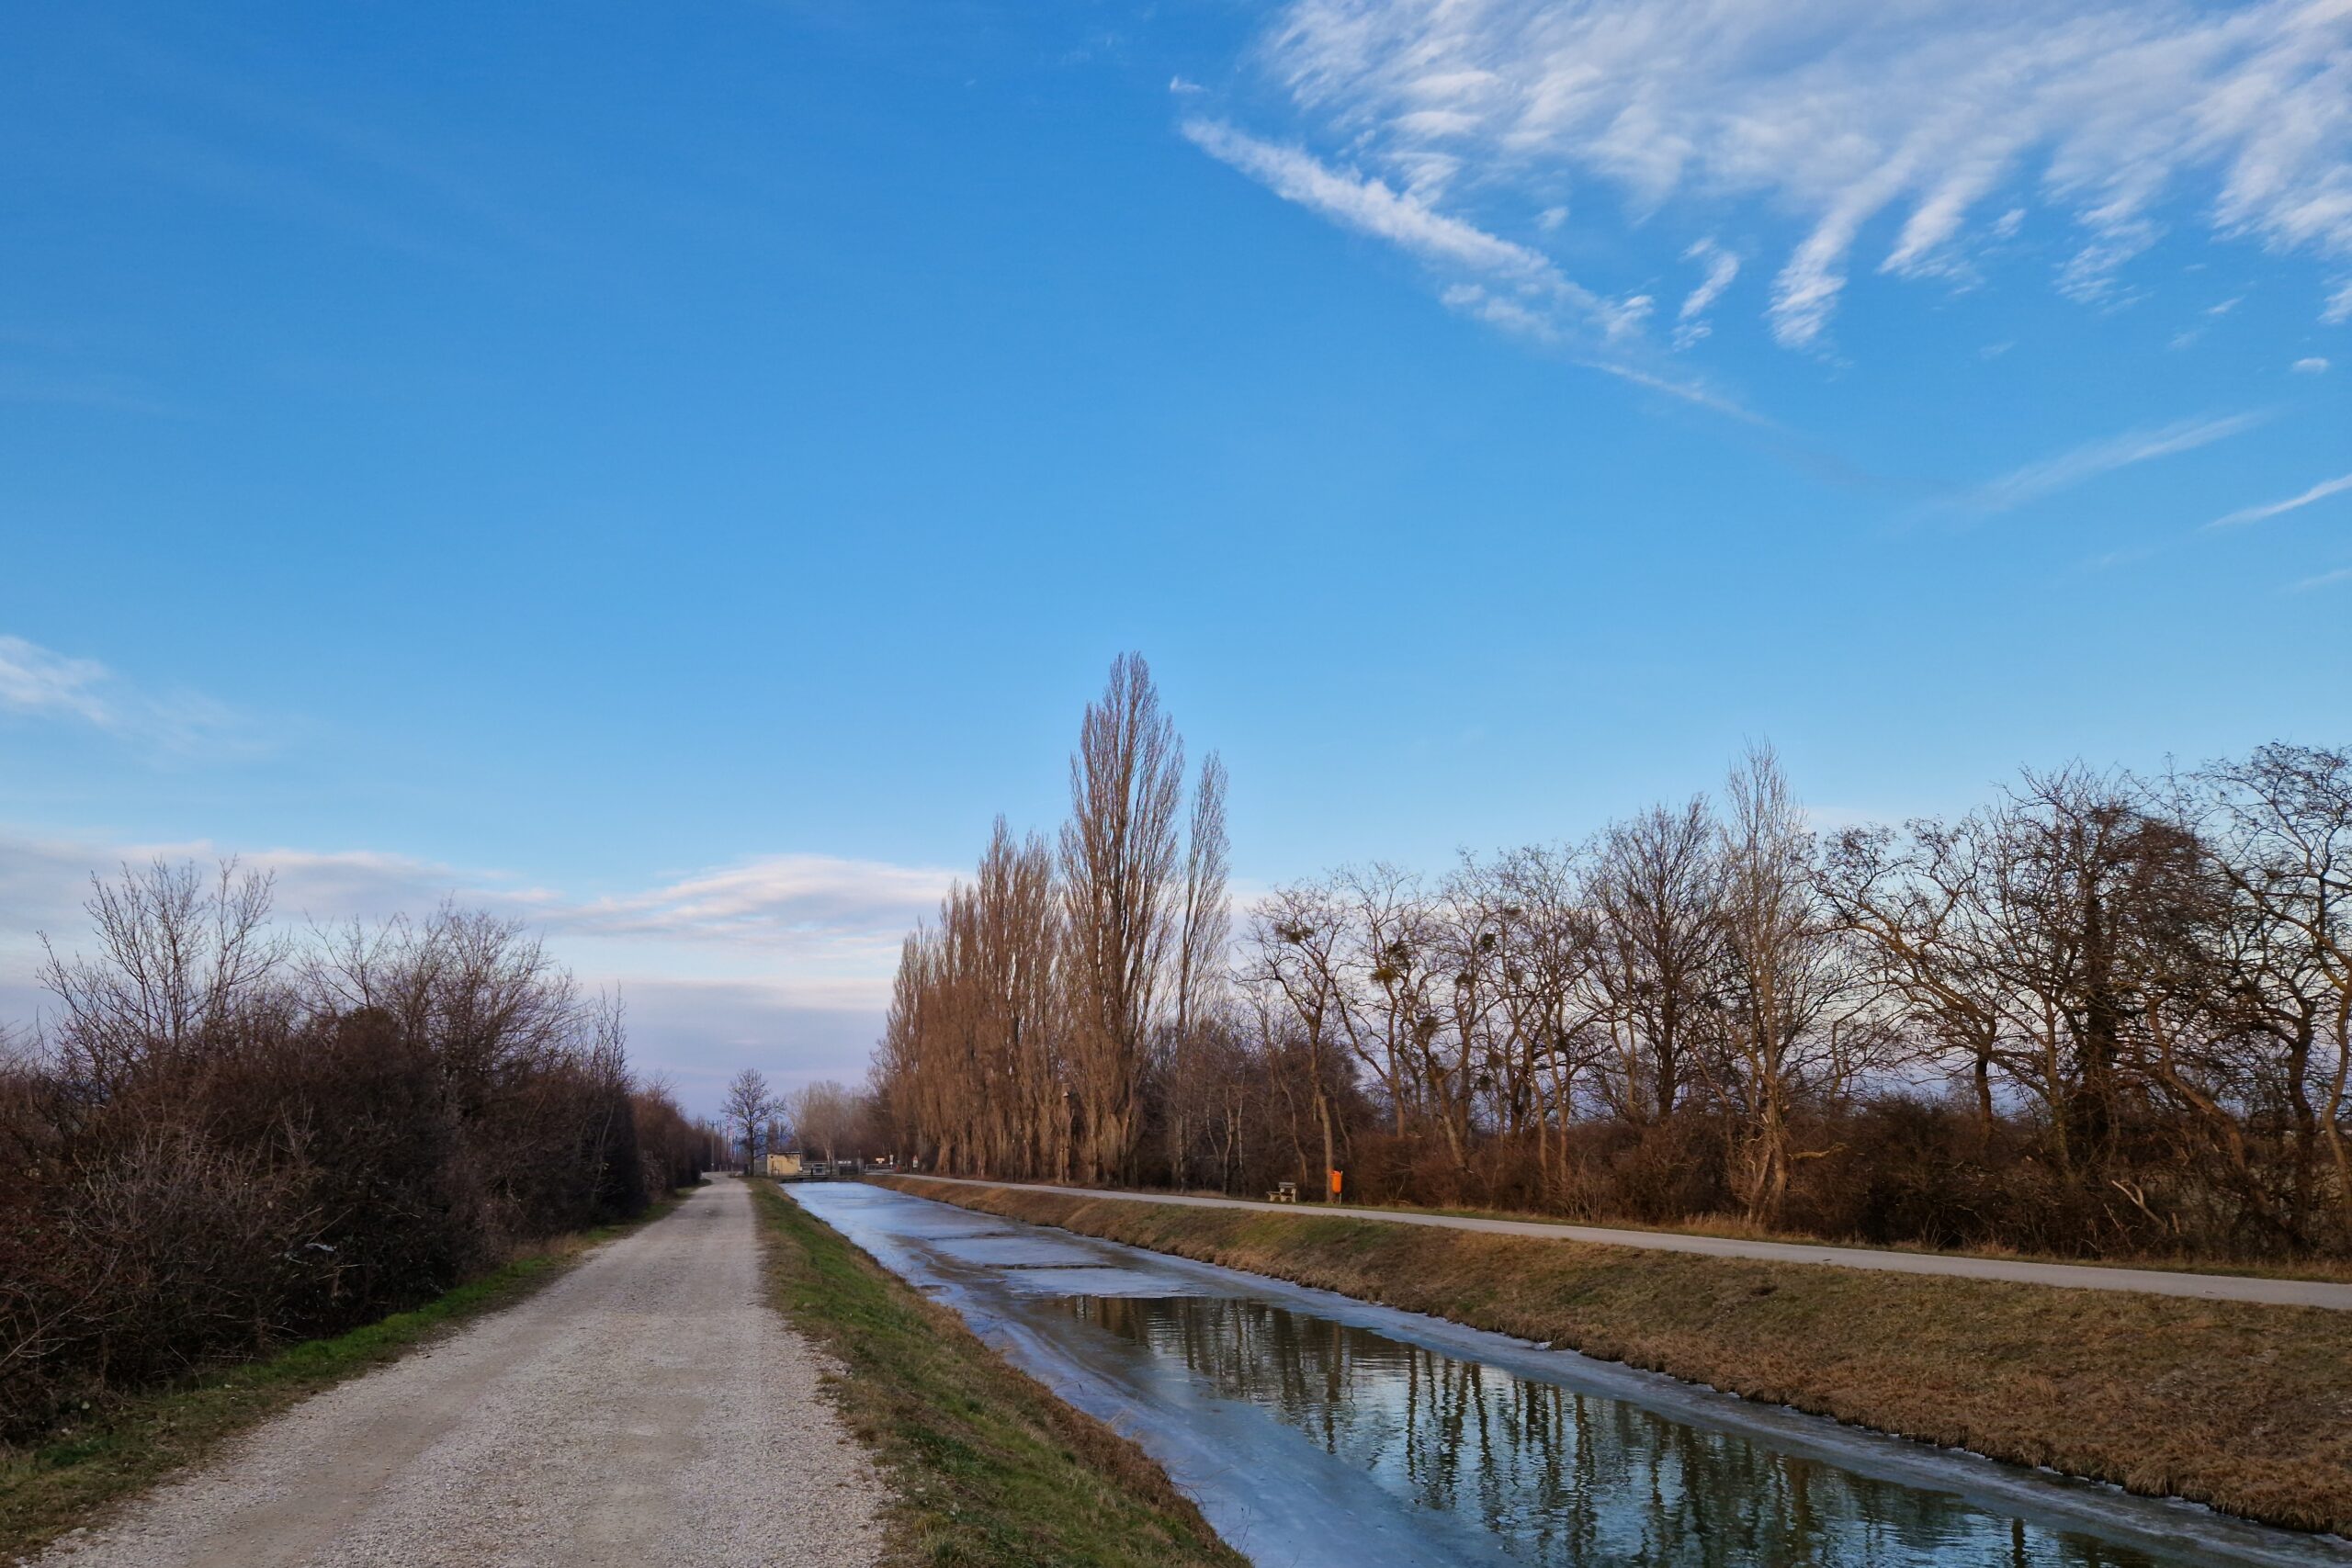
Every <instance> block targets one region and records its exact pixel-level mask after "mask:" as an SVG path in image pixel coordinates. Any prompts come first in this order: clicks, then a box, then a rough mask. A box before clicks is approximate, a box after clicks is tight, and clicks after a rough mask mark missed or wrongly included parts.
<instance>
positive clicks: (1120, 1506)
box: [752, 1181, 1245, 1568]
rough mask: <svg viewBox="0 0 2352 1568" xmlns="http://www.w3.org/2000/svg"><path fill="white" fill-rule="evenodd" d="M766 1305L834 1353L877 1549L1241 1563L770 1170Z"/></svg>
mask: <svg viewBox="0 0 2352 1568" xmlns="http://www.w3.org/2000/svg"><path fill="white" fill-rule="evenodd" d="M752 1197H753V1201H755V1202H756V1204H757V1205H758V1209H759V1214H760V1224H761V1227H762V1229H763V1233H764V1235H766V1237H767V1240H768V1244H769V1246H768V1271H769V1275H768V1277H769V1281H770V1285H771V1289H772V1291H773V1299H774V1300H775V1304H776V1306H777V1307H778V1308H779V1309H780V1310H781V1311H782V1312H783V1313H784V1314H785V1315H786V1317H787V1318H789V1319H790V1320H791V1322H792V1324H793V1325H794V1326H795V1327H797V1328H798V1329H799V1330H800V1331H801V1332H803V1333H805V1334H807V1335H809V1337H811V1338H812V1339H814V1340H815V1341H816V1342H817V1343H818V1344H819V1345H820V1346H821V1347H822V1348H824V1349H826V1350H827V1351H828V1352H830V1353H831V1355H832V1357H833V1358H834V1359H836V1360H838V1361H839V1362H841V1364H842V1367H843V1368H844V1369H845V1371H846V1374H847V1375H846V1376H844V1377H841V1378H839V1379H836V1380H834V1382H833V1384H832V1393H834V1395H835V1397H836V1398H837V1400H838V1401H839V1404H840V1406H841V1410H842V1416H843V1417H844V1418H845V1419H846V1420H847V1421H848V1423H849V1426H850V1429H851V1430H852V1431H853V1432H854V1433H855V1434H856V1435H857V1437H858V1438H859V1439H860V1440H861V1441H863V1442H865V1443H867V1444H869V1445H870V1446H872V1447H873V1448H874V1449H875V1450H876V1451H877V1452H878V1453H879V1454H880V1456H881V1458H882V1461H883V1462H884V1464H885V1465H886V1466H887V1467H888V1470H889V1472H890V1474H891V1478H892V1481H893V1483H894V1484H893V1491H894V1494H895V1495H894V1499H893V1501H892V1502H891V1503H890V1504H889V1505H888V1506H886V1507H885V1509H884V1514H883V1517H884V1524H885V1529H886V1530H887V1538H888V1549H887V1556H886V1559H885V1561H886V1562H888V1563H890V1564H892V1565H894V1568H897V1565H909V1568H911V1565H913V1564H925V1565H932V1568H1080V1565H1086V1568H1095V1565H1102V1568H1128V1565H1132V1568H1156V1565H1159V1564H1177V1565H1183V1564H1203V1565H1211V1564H1213V1565H1216V1568H1238V1565H1240V1564H1242V1563H1243V1562H1244V1561H1245V1560H1244V1559H1243V1558H1241V1557H1240V1556H1238V1555H1237V1554H1236V1553H1235V1552H1234V1551H1232V1550H1231V1549H1229V1548H1227V1546H1226V1545H1225V1544H1224V1543H1223V1542H1222V1541H1220V1540H1218V1539H1217V1537H1216V1532H1215V1531H1213V1530H1211V1529H1209V1527H1208V1525H1207V1524H1206V1523H1205V1522H1204V1520H1203V1519H1202V1518H1201V1516H1200V1513H1199V1511H1198V1510H1197V1509H1195V1508H1194V1507H1193V1505H1192V1502H1191V1501H1190V1500H1189V1499H1187V1498H1186V1497H1185V1496H1184V1495H1183V1494H1182V1493H1180V1492H1178V1491H1177V1490H1176V1488H1175V1487H1174V1486H1173V1485H1171V1484H1170V1482H1169V1480H1168V1477H1167V1476H1166V1475H1165V1474H1163V1473H1162V1472H1161V1471H1160V1470H1159V1466H1157V1465H1155V1464H1154V1463H1152V1461H1150V1460H1149V1459H1148V1458H1147V1457H1145V1455H1144V1453H1143V1451H1142V1450H1139V1449H1137V1448H1136V1446H1135V1445H1134V1444H1133V1443H1131V1442H1129V1441H1127V1440H1126V1439H1125V1438H1122V1437H1120V1436H1119V1435H1118V1434H1117V1433H1115V1432H1114V1431H1112V1430H1111V1429H1110V1428H1109V1427H1105V1426H1103V1424H1102V1423H1101V1422H1099V1421H1097V1420H1095V1419H1094V1418H1093V1417H1091V1416H1086V1415H1082V1414H1080V1412H1078V1411H1076V1410H1073V1409H1071V1408H1070V1407H1069V1405H1067V1404H1063V1403H1062V1402H1061V1401H1060V1400H1058V1399H1057V1398H1056V1397H1054V1395H1053V1394H1052V1393H1048V1392H1047V1391H1046V1388H1045V1387H1044V1386H1043V1385H1042V1384H1040V1383H1038V1382H1035V1380H1034V1379H1032V1378H1030V1377H1028V1376H1027V1375H1025V1374H1024V1373H1023V1372H1020V1371H1016V1370H1015V1369H1014V1368H1013V1367H1012V1366H1011V1365H1010V1364H1008V1363H1007V1362H1006V1361H1005V1360H1004V1359H1002V1358H1001V1357H1000V1356H998V1355H997V1354H996V1352H995V1351H993V1350H990V1349H989V1348H988V1347H987V1346H986V1345H984V1344H982V1343H981V1342H980V1341H979V1339H978V1337H975V1336H974V1335H973V1334H972V1332H971V1331H970V1330H969V1329H967V1328H966V1327H965V1326H964V1323H963V1320H962V1319H961V1318H959V1317H957V1316H956V1314H954V1313H952V1312H950V1311H948V1310H947V1309H946V1308H944V1307H942V1306H939V1305H938V1304H936V1303H932V1302H929V1301H926V1300H924V1299H923V1298H922V1296H921V1295H920V1294H918V1293H917V1292H915V1291H913V1290H912V1289H910V1288H909V1287H908V1286H907V1285H906V1284H904V1283H903V1282H902V1281H900V1280H899V1279H898V1278H897V1277H896V1276H894V1275H892V1274H891V1273H889V1272H888V1270H887V1269H883V1268H881V1267H880V1266H879V1265H878V1264H876V1263H875V1262H874V1261H873V1260H872V1259H871V1258H867V1257H866V1256H865V1253H863V1252H861V1251H860V1250H858V1248H857V1247H854V1246H853V1245H852V1244H851V1243H850V1242H849V1241H848V1240H847V1239H846V1238H845V1237H843V1236H842V1235H841V1234H840V1233H839V1232H837V1231H835V1230H833V1229H832V1228H831V1226H828V1225H826V1224H822V1223H821V1222H820V1221H818V1220H816V1219H815V1218H813V1217H811V1216H810V1215H809V1213H808V1212H807V1211H805V1210H803V1209H802V1208H801V1207H800V1206H799V1205H798V1204H797V1203H794V1202H793V1201H791V1200H789V1199H787V1198H786V1197H784V1196H783V1195H782V1194H781V1193H780V1192H779V1191H778V1190H776V1188H775V1186H774V1185H773V1184H771V1183H768V1182H764V1181H763V1182H754V1183H753V1184H752Z"/></svg>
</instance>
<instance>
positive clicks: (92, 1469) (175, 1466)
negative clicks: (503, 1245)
mask: <svg viewBox="0 0 2352 1568" xmlns="http://www.w3.org/2000/svg"><path fill="white" fill-rule="evenodd" d="M681 1201H683V1200H682V1199H679V1198H672V1199H669V1200H667V1201H662V1202H659V1203H656V1204H654V1205H653V1206H652V1207H651V1208H650V1209H648V1210H647V1211H646V1212H645V1213H643V1214H642V1215H640V1216H639V1217H638V1218H637V1219H634V1220H628V1221H625V1222H623V1223H621V1224H612V1225H605V1226H601V1227H599V1228H598V1229H595V1230H591V1231H582V1232H579V1233H577V1234H575V1235H567V1236H560V1237H558V1238H556V1239H555V1240H553V1241H549V1242H546V1243H543V1244H541V1245H539V1246H537V1247H532V1248H531V1249H530V1250H529V1251H527V1252H525V1253H523V1254H522V1255H520V1256H519V1257H516V1258H513V1259H511V1260H509V1261H508V1262H507V1263H505V1264H504V1265H503V1266H501V1267H500V1268H497V1269H492V1271H491V1272H489V1273H487V1274H485V1275H483V1276H482V1277H481V1278H480V1279H478V1280H469V1281H468V1282H467V1283H465V1284H462V1285H459V1286H458V1288H457V1289H456V1290H453V1291H451V1292H448V1293H447V1294H446V1295H442V1296H437V1297H435V1299H433V1300H432V1301H429V1302H427V1303H424V1305H422V1306H419V1307H415V1308H413V1309H412V1310H410V1311H408V1312H400V1313H394V1314H392V1315H390V1317H386V1318H379V1320H377V1321H376V1322H374V1323H370V1324H365V1325H361V1326H360V1327H357V1328H355V1329H352V1330H350V1331H349V1332H348V1333H345V1334H340V1335H337V1336H336V1337H334V1338H332V1339H309V1340H304V1341H303V1342H302V1343H300V1344H298V1345H289V1346H288V1347H287V1348H285V1349H283V1350H279V1351H277V1352H275V1353H274V1354H271V1355H268V1356H265V1357H263V1358H261V1359H258V1360H254V1361H245V1362H241V1363H239V1364H237V1365H234V1366H229V1367H221V1368H215V1369H212V1370H210V1371H205V1372H201V1373H198V1375H196V1376H195V1377H193V1378H191V1379H190V1380H189V1381H188V1382H186V1383H183V1384H180V1385H177V1386H174V1387H167V1388H162V1389H154V1390H150V1391H147V1392H144V1393H133V1394H126V1395H123V1396H122V1397H120V1398H119V1399H118V1400H116V1401H114V1402H112V1403H110V1404H107V1405H106V1406H104V1407H103V1408H100V1409H96V1410H93V1411H92V1412H91V1413H90V1415H89V1416H88V1418H87V1419H86V1420H85V1421H84V1422H83V1423H81V1424H80V1425H78V1426H75V1427H71V1428H68V1429H65V1430H62V1431H59V1432H56V1433H53V1434H51V1436H49V1437H48V1438H45V1439H43V1440H42V1441H41V1442H40V1443H39V1444H38V1445H28V1446H12V1445H6V1444H0V1562H14V1561H17V1560H18V1559H21V1558H24V1557H28V1556H29V1555H30V1554H31V1553H32V1552H34V1551H38V1550H40V1548H41V1547H42V1546H44V1545H46V1544H48V1543H49V1542H50V1541H51V1540H55V1539H56V1538H57V1537H58V1536H60V1535H62V1534H64V1533H66V1532H67V1531H69V1530H72V1529H77V1528H80V1527H85V1526H87V1525H90V1524H92V1523H94V1522H95V1521H96V1520H97V1519H98V1518H99V1517H102V1516H103V1515H104V1514H105V1513H107V1511H108V1510H109V1509H111V1508H113V1507H114V1506H117V1505H119V1504H120V1503H122V1502H124V1501H127V1500H128V1499H129V1498H130V1497H132V1496H134V1495H137V1494H139V1493H141V1492H143V1491H145V1490H146V1489H147V1488H148V1487H150V1486H152V1485H153V1484H155V1483H157V1482H159V1481H161V1480H163V1479H164V1477H165V1476H167V1475H169V1474H170V1473H171V1472H174V1471H176V1470H180V1469H182V1468H185V1467H187V1466H190V1465H194V1464H198V1463H200V1462H202V1461H204V1460H206V1459H208V1458H209V1457H210V1456H211V1455H212V1454H213V1453H214V1452H216V1451H217V1450H219V1449H220V1447H221V1445H222V1444H224V1443H226V1442H228V1441H229V1440H230V1439H231V1438H235V1437H238V1436H240V1435H241V1434H243V1433H244V1432H247V1431H250V1430H251V1429H252V1428H254V1427H257V1426H259V1425H260V1424H261V1423H262V1422H264V1421H266V1420H267V1419H268V1418H269V1417H270V1416H275V1415H277V1413H278V1412H279V1411H281V1410H285V1409H288V1408H289V1407H290V1406H292V1405H295V1404H300V1403H301V1402H302V1401H303V1400H305V1399H308V1398H309V1397H310V1396H311V1395H312V1394H314V1393H321V1392H322V1391H324V1390H326V1389H329V1388H332V1387H334V1385H335V1384H336V1383H339V1382H344V1381H345V1380H346V1379H349V1378H354V1377H357V1376H359V1375H360V1374H361V1373H363V1372H367V1371H373V1370H374V1369H375V1368H377V1367H379V1366H382V1365H383V1364H384V1363H385V1362H387V1361H391V1360H395V1359H398V1358H400V1357H401V1355H403V1354H405V1353H406V1352H408V1351H409V1350H412V1349H413V1348H416V1347H417V1346H418V1345H420V1344H423V1343H424V1342H425V1341H426V1340H428V1339H432V1338H434V1337H437V1336H439V1335H442V1334H445V1333H447V1332H448V1331H450V1330H452V1329H454V1328H457V1327H459V1326H461V1325H464V1324H466V1323H468V1322H470V1321H471V1320H473V1319H474V1318H477V1317H480V1316H481V1315H482V1314H485V1313H489V1312H493V1311H495V1310H497V1309H498V1308H500V1307H503V1306H507V1305H511V1304H512V1303H515V1302H518V1301H520V1300H522V1299H523V1298H524V1297H526V1296H527V1295H529V1294H531V1293H532V1292H535V1291H537V1290H539V1289H541V1288H542V1287H544V1286H546V1285H548V1283H550V1282H551V1281H552V1280H555V1278H556V1277H557V1276H558V1275H560V1274H561V1273H562V1272H563V1271H564V1270H565V1269H568V1268H570V1267H571V1265H572V1264H573V1263H574V1262H576V1261H578V1260H579V1258H581V1256H582V1254H584V1253H586V1252H587V1251H588V1249H589V1248H590V1247H594V1246H595V1245H596V1244H597V1243H598V1242H602V1241H606V1240H609V1239H611V1238H612V1237H614V1236H616V1235H623V1234H625V1233H627V1232H628V1231H633V1230H637V1229H639V1228H641V1227H642V1226H645V1225H647V1224H651V1223H652V1222H653V1221H655V1220H658V1219H660V1218H661V1217H662V1215H664V1214H666V1213H669V1212H670V1211H671V1210H672V1209H674V1208H675V1207H677V1205H678V1204H679V1202H681Z"/></svg>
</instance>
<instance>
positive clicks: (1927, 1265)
mask: <svg viewBox="0 0 2352 1568" xmlns="http://www.w3.org/2000/svg"><path fill="white" fill-rule="evenodd" d="M922 1179H923V1180H925V1181H944V1182H946V1183H948V1184H949V1185H950V1186H955V1187H999V1188H1002V1189H1004V1190H1006V1191H1009V1192H1060V1193H1065V1194H1067V1195H1069V1197H1072V1198H1115V1199H1119V1200H1121V1201H1132V1202H1137V1203H1181V1204H1185V1205H1190V1206H1193V1207H1197V1208H1204V1209H1259V1210H1263V1211H1264V1212H1265V1213H1270V1214H1299V1215H1306V1214H1323V1213H1329V1214H1345V1215H1347V1216H1348V1218H1350V1219H1351V1220H1382V1221H1385V1222H1386V1223H1388V1224H1398V1225H1438V1226H1442V1227H1443V1228H1445V1229H1448V1230H1462V1231H1488V1232H1491V1233H1493V1234H1494V1235H1526V1236H1534V1237H1536V1238H1537V1239H1538V1240H1543V1241H1588V1242H1597V1243H1600V1245H1602V1246H1604V1247H1646V1248H1648V1249H1650V1250H1652V1251H1656V1252H1697V1253H1703V1254H1706V1255H1707V1256H1709V1257H1713V1258H1761V1259H1763V1260H1765V1261H1767V1262H1771V1263H1826V1264H1829V1265H1831V1266H1832V1267H1835V1268H1839V1269H1881V1270H1883V1271H1885V1272H1887V1273H1891V1274H1941V1275H1946V1276H1949V1277H1951V1278H1955V1279H1963V1280H2011V1281H2013V1282H2015V1283H2018V1284H2024V1285H2061V1286H2064V1287H2066V1288H2068V1289H2071V1290H2081V1291H2139V1292H2145V1293H2147V1294H2149V1295H2157V1296H2191V1297H2196V1298H2198V1299H2200V1300H2204V1301H2216V1302H2260V1303H2266V1304H2267V1305H2271V1306H2313V1307H2331V1308H2334V1309H2335V1310H2337V1311H2352V1285H2340V1284H2332V1283H2330V1282H2328V1281H2326V1280H2267V1279H2259V1278H2256V1277H2253V1276H2250V1275H2242V1274H2182V1273H2176V1272H2172V1271H2170V1270H2166V1269H2109V1268H2101V1267H2093V1266H2091V1265H2088V1264H2078V1263H2028V1262H2023V1261H2021V1260H2018V1259H2013V1258H1960V1257H1954V1256H1951V1255H1950V1254H1945V1253H1934V1252H1876V1251H1872V1250H1871V1249H1869V1248H1867V1247H1823V1246H1817V1245H1815V1244H1814V1243H1812V1242H1800V1241H1736V1240H1734V1239H1732V1238H1730V1237H1728V1236H1713V1235H1674V1234H1672V1233H1671V1232H1667V1231H1626V1230H1608V1229H1604V1228H1602V1227H1600V1226H1599V1225H1571V1224H1553V1223H1552V1222H1550V1221H1548V1220H1481V1219H1474V1218H1472V1217H1470V1216H1468V1215H1463V1214H1412V1213H1400V1212H1398V1211H1397V1210H1394V1209H1353V1208H1349V1207H1346V1206H1345V1205H1341V1206H1340V1207H1338V1208H1329V1209H1327V1208H1324V1207H1322V1206H1320V1205H1316V1206H1312V1207H1309V1206H1306V1205H1301V1206H1299V1207H1296V1208H1293V1207H1291V1206H1289V1205H1287V1204H1282V1203H1257V1202H1252V1201H1250V1200H1249V1199H1247V1198H1195V1197H1190V1196H1183V1195H1179V1194H1176V1193H1170V1192H1108V1191H1104V1190H1101V1189H1099V1188H1093V1187H1046V1186H1043V1185H1041V1184H1038V1183H1035V1182H1020V1181H972V1180H967V1179H964V1178H962V1177H955V1176H929V1175H926V1176H924V1177H923V1178H922Z"/></svg>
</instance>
